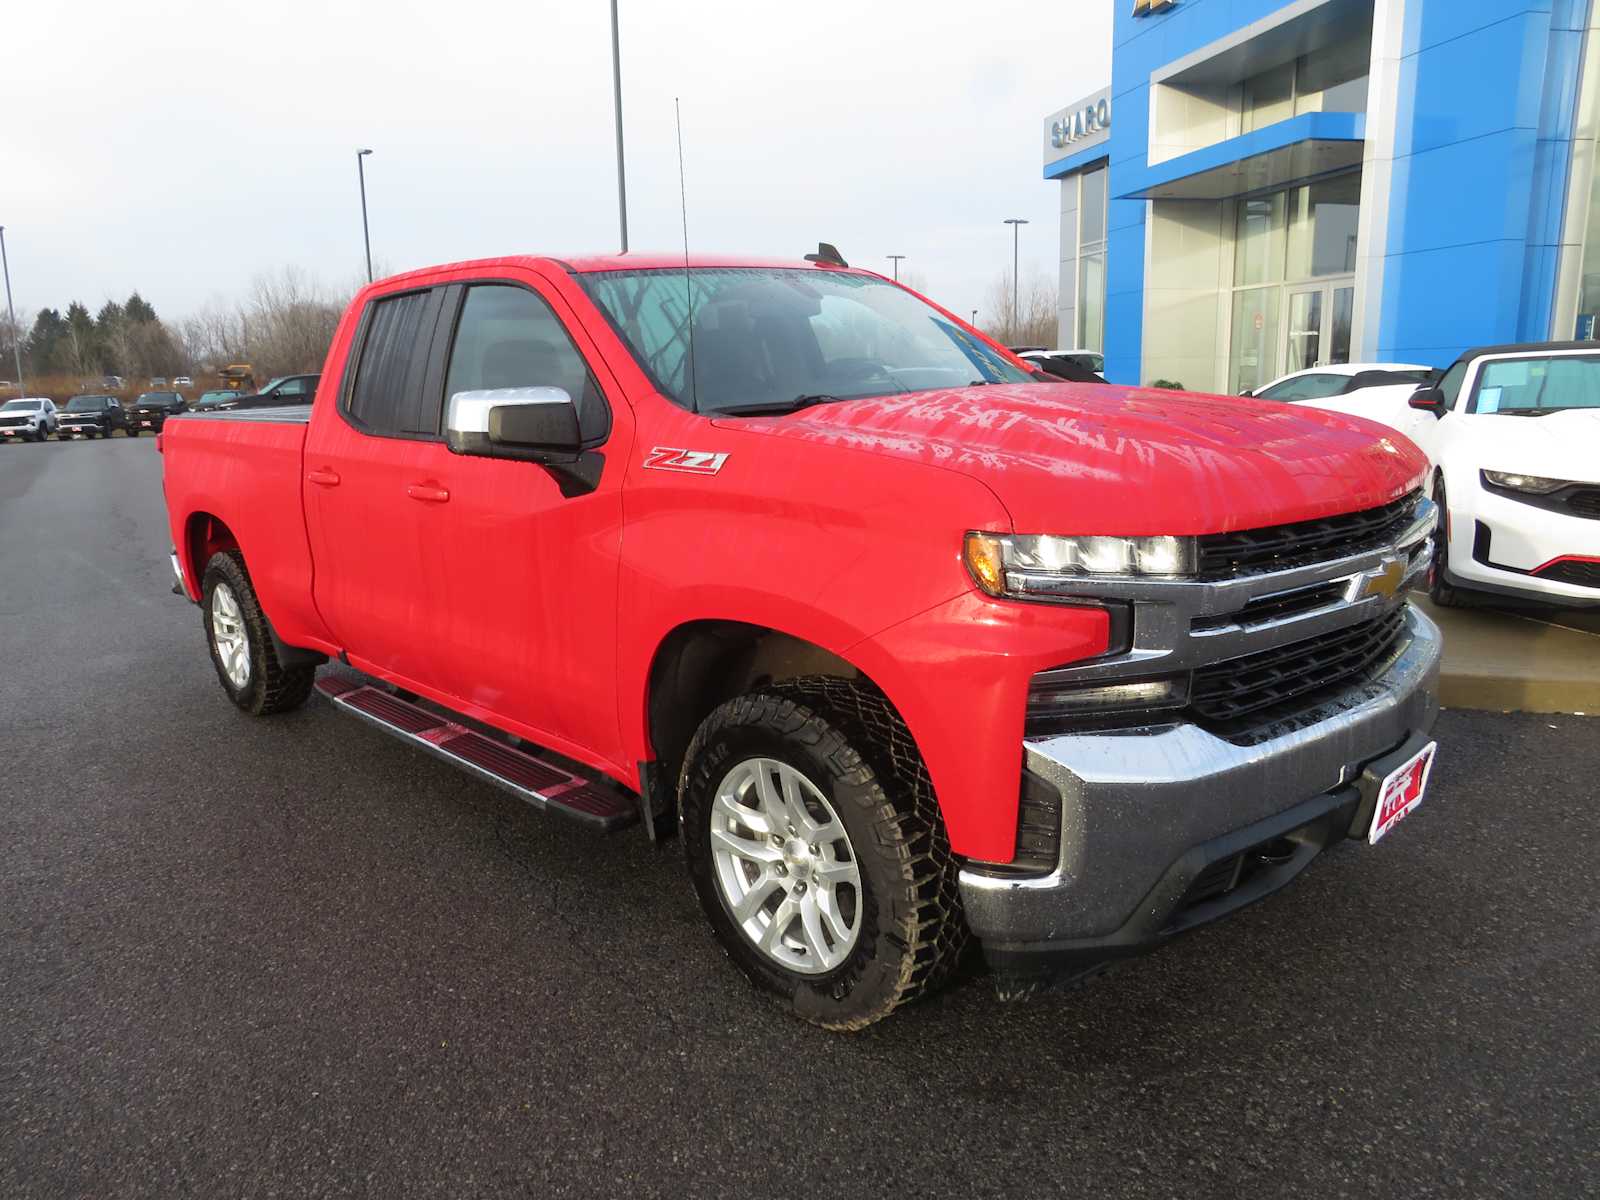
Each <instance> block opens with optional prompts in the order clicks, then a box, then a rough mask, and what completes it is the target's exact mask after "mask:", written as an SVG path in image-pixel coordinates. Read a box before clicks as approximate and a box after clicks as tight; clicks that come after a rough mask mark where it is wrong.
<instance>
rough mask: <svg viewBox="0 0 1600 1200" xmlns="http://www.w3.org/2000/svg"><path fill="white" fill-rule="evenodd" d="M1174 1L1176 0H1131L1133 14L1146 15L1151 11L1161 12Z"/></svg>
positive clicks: (1174, 2) (1137, 15)
mask: <svg viewBox="0 0 1600 1200" xmlns="http://www.w3.org/2000/svg"><path fill="white" fill-rule="evenodd" d="M1176 3H1177V0H1133V15H1134V16H1136V17H1148V16H1149V15H1150V14H1151V13H1158V12H1162V11H1163V10H1165V9H1169V8H1171V7H1172V6H1173V5H1174V4H1176Z"/></svg>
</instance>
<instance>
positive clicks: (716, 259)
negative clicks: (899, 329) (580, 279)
mask: <svg viewBox="0 0 1600 1200" xmlns="http://www.w3.org/2000/svg"><path fill="white" fill-rule="evenodd" d="M533 263H547V264H549V265H551V266H554V267H556V268H558V269H560V270H566V271H573V272H576V273H579V274H583V273H586V272H591V271H660V270H673V269H677V270H682V269H683V266H684V256H683V253H682V252H681V251H680V252H677V253H672V252H667V253H649V252H645V253H629V254H579V255H555V254H508V255H504V256H502V257H500V258H480V259H472V260H469V261H466V262H455V263H440V264H438V265H437V266H430V267H420V268H418V269H417V270H415V271H406V272H403V273H402V274H399V275H391V276H390V277H389V278H388V279H387V280H379V281H378V282H380V283H386V282H392V281H394V280H397V279H408V278H411V277H412V276H416V275H436V274H438V273H439V272H440V271H454V270H461V269H465V268H475V269H479V270H483V269H488V268H492V267H507V266H515V265H518V264H523V265H529V264H533ZM688 265H689V267H690V268H691V269H694V268H697V267H783V268H790V269H793V270H801V271H806V270H812V271H839V270H848V271H852V272H858V273H861V274H869V275H870V274H876V272H872V271H862V270H861V268H858V267H835V266H829V265H826V264H823V263H813V262H806V261H804V260H803V259H795V258H762V257H760V256H758V255H749V254H690V255H689V261H688Z"/></svg>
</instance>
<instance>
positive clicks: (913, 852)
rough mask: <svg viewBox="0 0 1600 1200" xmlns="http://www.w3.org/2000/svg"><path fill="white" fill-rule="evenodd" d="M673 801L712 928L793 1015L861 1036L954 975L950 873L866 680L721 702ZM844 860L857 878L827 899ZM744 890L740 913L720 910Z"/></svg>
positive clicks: (938, 833) (907, 760)
mask: <svg viewBox="0 0 1600 1200" xmlns="http://www.w3.org/2000/svg"><path fill="white" fill-rule="evenodd" d="M764 772H765V773H766V774H765V781H766V782H765V784H762V783H760V782H752V780H756V781H759V780H760V779H761V778H762V777H763V773H764ZM741 787H742V788H743V789H744V790H743V791H742V792H741V791H740V788H741ZM762 787H766V788H769V789H770V790H769V791H767V792H766V793H764V794H765V796H766V797H767V798H768V799H769V800H771V801H773V802H774V803H772V804H767V805H763V804H762V797H761V795H760V794H758V793H759V791H760V789H761V788H762ZM679 794H680V799H681V803H682V810H681V813H682V823H683V833H684V847H685V854H686V857H687V859H688V866H689V875H690V878H691V880H692V881H693V883H694V887H695V891H696V893H697V894H698V896H699V898H700V903H701V906H702V908H704V910H705V913H706V916H707V918H708V919H709V920H710V922H711V927H712V930H713V932H714V933H715V934H716V936H717V939H718V940H719V941H720V942H721V943H722V945H723V948H724V949H725V950H726V951H727V953H728V955H729V957H731V958H732V959H733V960H734V962H735V963H737V964H738V966H739V968H740V969H741V970H742V971H744V973H745V974H746V975H747V976H748V977H749V978H750V980H751V981H752V982H753V983H755V984H756V985H757V986H758V987H760V988H762V989H763V990H765V991H768V992H771V993H773V994H774V995H776V996H778V997H779V998H780V999H782V1000H783V1001H784V1002H786V1004H787V1006H788V1008H789V1010H790V1011H791V1012H793V1013H794V1015H796V1016H798V1017H800V1018H801V1019H802V1020H805V1021H809V1022H811V1023H812V1024H815V1025H820V1026H822V1027H823V1028H825V1029H834V1030H853V1029H861V1028H864V1027H865V1026H867V1025H870V1024H872V1023H873V1022H874V1021H878V1020H881V1019H882V1018H884V1017H886V1016H888V1015H889V1014H890V1013H891V1012H893V1011H894V1009H896V1008H897V1007H899V1006H900V1005H901V1004H904V1003H907V1002H908V1001H911V1000H915V999H917V998H919V997H921V996H924V995H928V994H930V993H931V992H933V991H935V990H936V989H937V988H938V987H939V986H940V985H942V984H943V983H944V982H945V981H946V980H947V979H948V978H949V977H950V975H951V974H952V973H953V972H954V970H955V968H956V966H957V965H958V963H959V961H960V958H961V954H962V951H963V949H964V948H965V945H966V942H967V927H966V922H965V919H964V918H963V916H962V913H961V898H960V892H959V890H958V888H957V883H956V871H957V864H956V861H955V858H954V856H953V855H952V854H951V852H950V844H949V840H948V838H947V837H946V835H945V830H944V823H943V821H942V820H941V819H940V816H939V810H938V804H937V801H936V800H935V798H934V794H933V787H932V784H931V783H930V782H929V779H928V772H927V769H926V768H925V767H924V766H923V763H922V759H921V756H920V755H919V754H918V753H917V750H916V746H915V745H914V743H913V742H912V740H911V734H910V731H909V730H907V729H906V727H905V723H904V722H903V721H901V720H900V717H899V715H898V714H897V713H895V711H894V710H893V709H892V708H891V707H890V706H889V702H888V701H887V700H886V699H885V698H884V696H883V694H882V693H881V692H879V691H878V690H877V689H876V688H874V687H872V686H871V685H870V684H867V683H865V682H862V681H857V680H848V679H836V678H830V677H822V676H816V677H809V678H804V679H796V680H792V681H789V682H786V683H782V684H774V685H770V686H768V687H767V688H765V689H763V690H762V691H760V692H756V693H752V694H749V695H745V696H739V697H737V698H735V699H733V700H730V701H728V702H727V703H725V704H723V705H721V706H720V707H718V708H717V709H716V710H714V711H713V712H712V713H711V715H710V716H709V717H707V718H706V720H705V721H704V723H702V724H701V726H700V729H699V731H698V732H696V734H695V736H694V740H693V742H692V743H691V744H690V747H689V750H688V753H687V755H686V756H685V760H684V768H683V775H682V777H681V780H680V783H679ZM780 795H781V796H782V798H783V799H782V801H779V800H778V797H779V796H780ZM795 797H799V798H800V802H801V803H802V804H803V805H804V810H803V811H802V812H801V813H800V814H799V815H798V816H796V815H795V808H794V799H795ZM774 812H781V813H787V814H789V815H790V816H791V817H792V820H785V819H784V818H783V817H781V816H780V817H778V818H777V820H776V822H774V820H773V819H772V814H773V813H774ZM747 819H748V820H749V821H750V822H751V823H750V824H746V823H745V822H746V820H747ZM791 824H792V825H797V826H799V828H798V829H797V830H796V831H795V832H793V833H791V832H790V829H789V828H788V826H789V825H791ZM841 827H842V829H841ZM714 831H715V833H716V835H717V837H718V840H717V841H716V842H715V843H714V842H713V833H714ZM774 838H776V839H778V840H779V841H781V842H782V843H783V845H782V846H779V845H778V844H776V843H775V842H774V840H773V839H774ZM808 842H809V843H811V844H810V846H809V848H808V846H807V843H808ZM730 845H735V846H738V847H740V848H741V849H738V850H735V851H733V852H731V853H730V851H729V850H728V847H729V846H730ZM746 848H747V849H746ZM808 850H809V852H808ZM849 866H853V867H854V868H855V870H854V871H853V872H848V873H849V874H850V875H853V876H854V879H855V880H856V882H855V883H853V884H852V883H849V882H841V883H840V884H839V886H838V888H837V890H835V889H834V886H833V884H832V883H831V882H829V881H830V880H833V879H839V878H842V874H843V872H841V868H845V867H849ZM807 881H810V883H809V888H808V883H807ZM824 893H826V895H825V894H824ZM808 895H809V896H810V897H811V905H812V909H811V911H809V912H808V911H807V909H806V908H805V907H804V905H805V902H806V898H807V896H808ZM752 897H754V898H755V899H758V900H760V901H761V902H760V904H759V905H758V906H755V907H746V908H745V909H744V919H743V920H741V919H740V917H739V916H738V915H736V914H735V911H734V907H735V905H736V904H737V903H738V901H739V900H740V899H741V898H742V899H745V900H747V901H750V900H751V899H752ZM819 901H824V903H818V902H819ZM818 912H820V913H822V916H821V917H818V916H817V915H816V914H817V913H818ZM775 921H783V922H784V924H783V925H782V926H781V927H780V929H779V930H778V932H777V934H775V935H774V934H773V933H772V932H771V927H772V925H773V923H774V922H775ZM841 931H842V932H841Z"/></svg>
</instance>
